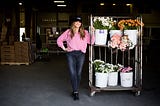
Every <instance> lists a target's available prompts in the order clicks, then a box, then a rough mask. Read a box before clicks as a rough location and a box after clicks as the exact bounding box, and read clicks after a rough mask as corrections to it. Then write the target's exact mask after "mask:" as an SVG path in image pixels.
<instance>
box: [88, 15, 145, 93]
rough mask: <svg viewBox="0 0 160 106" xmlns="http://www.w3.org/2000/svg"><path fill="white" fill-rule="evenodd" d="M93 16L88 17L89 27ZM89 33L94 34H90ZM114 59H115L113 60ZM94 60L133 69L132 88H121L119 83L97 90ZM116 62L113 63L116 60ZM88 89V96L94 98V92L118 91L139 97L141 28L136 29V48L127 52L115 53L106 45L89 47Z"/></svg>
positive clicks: (140, 88)
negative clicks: (129, 92)
mask: <svg viewBox="0 0 160 106" xmlns="http://www.w3.org/2000/svg"><path fill="white" fill-rule="evenodd" d="M93 18H94V16H92V15H91V16H90V25H91V26H92V25H93ZM114 18H116V19H125V18H128V17H114ZM137 19H138V20H139V21H140V22H142V17H137ZM90 33H91V34H92V33H94V32H91V31H90ZM115 58H116V59H115ZM95 59H101V60H104V61H105V62H110V63H117V62H121V64H128V65H131V66H132V67H133V70H134V75H133V86H132V87H122V86H121V85H120V84H119V83H118V85H117V86H107V87H104V88H99V87H96V86H95V75H94V74H95V72H94V69H93V64H92V63H93V61H94V60H95ZM117 59H118V61H114V60H117ZM89 87H90V96H94V94H95V93H96V92H101V91H119V90H123V91H124V90H130V91H133V93H135V96H139V95H140V93H141V90H142V26H141V27H140V28H138V37H137V44H136V46H135V47H134V48H133V49H131V50H127V51H123V52H122V51H120V50H117V51H116V52H115V51H114V50H113V49H111V48H109V47H108V46H107V44H106V45H96V44H93V45H89Z"/></svg>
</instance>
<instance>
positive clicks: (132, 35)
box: [124, 30, 138, 49]
mask: <svg viewBox="0 0 160 106" xmlns="http://www.w3.org/2000/svg"><path fill="white" fill-rule="evenodd" d="M124 34H125V35H128V38H129V39H130V40H131V41H132V43H133V45H136V44H137V38H138V30H124ZM133 47H134V46H133ZM130 49H132V48H130Z"/></svg>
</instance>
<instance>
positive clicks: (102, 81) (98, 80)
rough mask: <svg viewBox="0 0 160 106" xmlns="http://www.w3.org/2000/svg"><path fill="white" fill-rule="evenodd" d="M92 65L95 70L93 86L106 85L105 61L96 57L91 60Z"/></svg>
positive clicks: (101, 86)
mask: <svg viewBox="0 0 160 106" xmlns="http://www.w3.org/2000/svg"><path fill="white" fill-rule="evenodd" d="M93 67H94V71H95V86H96V87H100V88H103V87H107V81H108V70H107V69H106V65H105V62H104V61H102V60H100V59H96V60H94V61H93Z"/></svg>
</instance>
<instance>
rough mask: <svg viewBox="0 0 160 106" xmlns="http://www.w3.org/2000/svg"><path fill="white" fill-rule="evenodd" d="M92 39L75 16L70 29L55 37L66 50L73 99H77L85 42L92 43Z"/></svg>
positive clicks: (79, 18)
mask: <svg viewBox="0 0 160 106" xmlns="http://www.w3.org/2000/svg"><path fill="white" fill-rule="evenodd" d="M92 29H93V28H92ZM90 38H92V40H91V39H90ZM94 39H95V38H94V36H92V37H91V36H90V34H89V33H88V31H87V30H85V29H84V27H83V25H82V19H81V17H75V18H74V19H73V21H72V23H71V27H70V29H67V30H66V31H64V32H63V33H62V34H61V35H60V36H59V37H58V39H57V44H58V46H59V47H61V48H62V49H63V50H64V51H66V56H67V62H68V67H69V73H70V79H71V85H72V96H73V99H74V100H79V85H80V80H81V72H82V68H83V63H84V60H85V53H86V49H87V44H90V43H92V44H93V43H94ZM64 42H66V43H67V47H65V46H64Z"/></svg>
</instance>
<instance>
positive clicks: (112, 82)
mask: <svg viewBox="0 0 160 106" xmlns="http://www.w3.org/2000/svg"><path fill="white" fill-rule="evenodd" d="M108 67H109V70H110V71H109V74H108V85H109V86H117V84H118V72H119V71H120V70H121V69H122V68H123V65H121V64H116V65H113V64H109V65H108Z"/></svg>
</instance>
